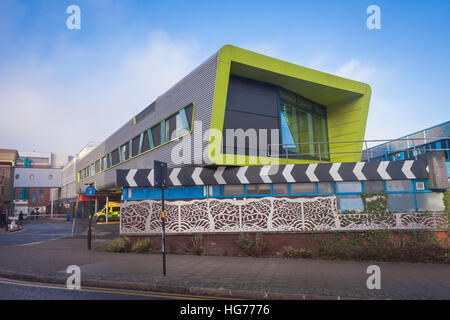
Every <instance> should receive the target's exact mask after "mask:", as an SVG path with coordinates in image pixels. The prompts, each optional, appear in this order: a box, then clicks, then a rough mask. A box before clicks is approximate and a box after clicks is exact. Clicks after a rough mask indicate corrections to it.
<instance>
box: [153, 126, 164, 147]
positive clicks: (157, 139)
mask: <svg viewBox="0 0 450 320" xmlns="http://www.w3.org/2000/svg"><path fill="white" fill-rule="evenodd" d="M161 127H162V126H161V123H158V124H157V125H156V126H154V127H153V128H151V134H152V137H153V143H154V147H157V146H159V145H160V144H162V142H161V141H162V140H161Z"/></svg>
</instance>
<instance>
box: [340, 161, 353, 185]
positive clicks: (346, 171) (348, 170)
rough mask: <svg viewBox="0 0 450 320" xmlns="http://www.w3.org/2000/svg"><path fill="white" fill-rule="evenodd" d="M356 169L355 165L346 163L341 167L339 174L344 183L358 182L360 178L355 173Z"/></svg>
mask: <svg viewBox="0 0 450 320" xmlns="http://www.w3.org/2000/svg"><path fill="white" fill-rule="evenodd" d="M354 169H355V164H354V163H351V162H344V163H342V164H341V166H340V167H339V170H338V173H339V175H340V176H341V177H342V180H344V181H355V180H358V178H357V177H356V176H355V174H354V173H353V170H354Z"/></svg>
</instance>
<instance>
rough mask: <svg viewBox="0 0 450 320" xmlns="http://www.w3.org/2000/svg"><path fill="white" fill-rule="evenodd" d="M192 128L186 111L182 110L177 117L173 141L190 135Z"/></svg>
mask: <svg viewBox="0 0 450 320" xmlns="http://www.w3.org/2000/svg"><path fill="white" fill-rule="evenodd" d="M189 130H190V126H189V122H188V119H187V115H186V109H185V108H183V109H181V110H180V111H179V112H178V113H177V115H176V129H175V136H174V137H173V139H175V138H178V137H180V136H182V135H185V134H186V133H189Z"/></svg>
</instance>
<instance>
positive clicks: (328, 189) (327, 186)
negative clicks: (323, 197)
mask: <svg viewBox="0 0 450 320" xmlns="http://www.w3.org/2000/svg"><path fill="white" fill-rule="evenodd" d="M317 186H318V188H319V193H334V192H335V191H334V183H333V182H318V183H317Z"/></svg>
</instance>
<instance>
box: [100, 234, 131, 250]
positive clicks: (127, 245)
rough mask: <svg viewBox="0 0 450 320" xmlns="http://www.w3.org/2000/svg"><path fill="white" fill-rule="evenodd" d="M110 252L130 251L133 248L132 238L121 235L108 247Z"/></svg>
mask: <svg viewBox="0 0 450 320" xmlns="http://www.w3.org/2000/svg"><path fill="white" fill-rule="evenodd" d="M106 249H107V250H108V251H110V252H129V251H130V249H131V242H130V239H128V238H127V237H119V238H116V239H114V240H113V241H112V242H111V243H110V244H109V245H108V246H107V248H106Z"/></svg>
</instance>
